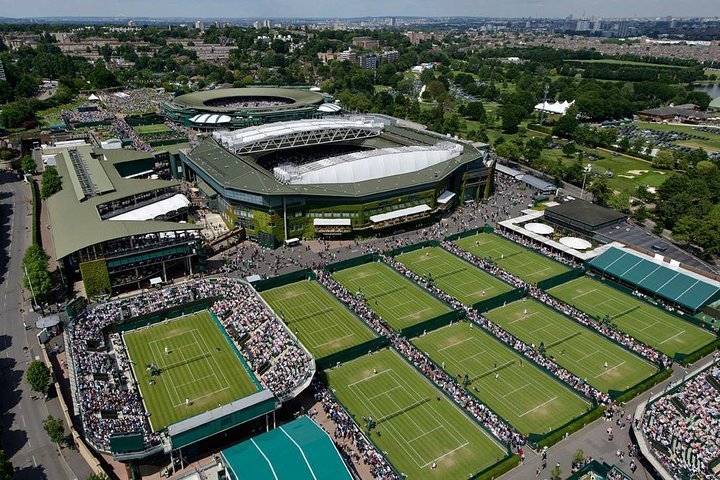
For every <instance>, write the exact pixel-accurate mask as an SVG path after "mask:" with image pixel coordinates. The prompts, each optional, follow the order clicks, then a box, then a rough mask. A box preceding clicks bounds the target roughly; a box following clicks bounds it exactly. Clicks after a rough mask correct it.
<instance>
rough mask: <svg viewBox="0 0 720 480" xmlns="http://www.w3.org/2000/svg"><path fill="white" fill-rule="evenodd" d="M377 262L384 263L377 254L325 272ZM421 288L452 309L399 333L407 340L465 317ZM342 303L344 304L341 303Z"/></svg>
mask: <svg viewBox="0 0 720 480" xmlns="http://www.w3.org/2000/svg"><path fill="white" fill-rule="evenodd" d="M376 261H382V257H380V255H377V254H368V255H362V256H360V257H355V258H351V259H349V260H343V261H341V262H337V263H332V264H330V265H328V266H326V267H325V268H324V270H325V271H326V272H328V273H330V274H332V273H334V272H339V271H340V270H345V269H347V268H352V267H358V266H360V265H365V264H366V263H371V262H376ZM383 264H385V265H386V266H387V267H388V268H389V269H390V270H392V271H393V272H396V273H398V274H399V275H401V276H402V277H403V278H405V279H406V280H408V281H410V282H411V283H412V284H413V285H417V284H416V283H415V282H413V281H412V280H410V279H409V278H407V277H405V276H404V275H402V274H401V273H399V272H397V271H396V270H395V269H394V268H393V267H391V266H390V265H388V264H386V263H385V262H383ZM418 287H419V286H418ZM419 288H420V289H421V290H422V291H423V292H424V293H426V294H428V295H430V296H431V297H432V298H434V299H435V300H437V301H439V302H441V303H442V304H443V305H446V306H447V307H448V308H449V309H450V311H449V312H446V313H443V314H440V315H438V316H436V317H433V318H429V319H427V320H425V321H423V322H420V323H418V324H415V325H410V326H409V327H405V328H403V329H401V330H400V331H399V333H400V335H402V336H403V337H405V338H412V337H416V336H418V335H420V334H421V333H423V332H426V331H427V332H431V331H433V330H437V329H438V328H441V327H444V326H445V325H449V324H450V323H452V322H455V321H457V320H459V319H461V318H463V317H464V312H463V311H461V310H455V309H453V308H452V306H451V305H450V304H448V303H447V302H446V301H445V300H443V299H442V298H438V297H437V296H435V295H434V294H433V293H432V292H430V291H428V290H426V289H424V288H422V287H419ZM331 293H332V292H331ZM341 303H342V302H341ZM375 314H376V315H377V316H378V318H381V317H380V315H378V314H377V312H375ZM383 321H384V322H385V323H387V321H385V320H384V319H383ZM389 326H390V325H389V324H388V327H389ZM391 328H392V327H391Z"/></svg>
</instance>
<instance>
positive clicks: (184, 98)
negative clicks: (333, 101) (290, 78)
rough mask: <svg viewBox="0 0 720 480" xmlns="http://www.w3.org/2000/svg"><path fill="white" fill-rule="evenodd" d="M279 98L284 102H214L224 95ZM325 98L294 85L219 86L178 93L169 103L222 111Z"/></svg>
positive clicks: (294, 104)
mask: <svg viewBox="0 0 720 480" xmlns="http://www.w3.org/2000/svg"><path fill="white" fill-rule="evenodd" d="M243 97H245V98H248V99H252V98H277V99H281V100H282V101H283V102H284V103H281V104H278V105H270V104H258V105H256V106H253V105H252V104H250V105H247V106H237V105H234V104H233V103H232V102H230V104H229V105H228V106H222V105H218V104H215V102H219V101H221V100H223V99H227V100H228V101H231V100H233V99H237V100H240V101H241V100H242V98H243ZM324 101H325V99H324V97H323V96H322V95H321V94H319V93H317V92H311V91H310V90H303V89H294V88H272V87H254V88H219V89H216V90H203V91H199V92H192V93H187V94H185V95H179V96H177V97H175V98H174V99H172V101H171V102H170V103H172V104H174V105H176V106H179V107H184V108H194V109H196V110H202V111H207V112H215V113H223V112H231V111H239V110H270V111H272V110H284V109H287V108H298V107H302V106H307V105H315V104H321V103H323V102H324Z"/></svg>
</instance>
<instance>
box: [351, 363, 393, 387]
mask: <svg viewBox="0 0 720 480" xmlns="http://www.w3.org/2000/svg"><path fill="white" fill-rule="evenodd" d="M391 371H392V369H390V368H386V369H385V370H380V371H379V372H377V373H373V374H372V375H370V376H369V377H365V378H363V379H361V380H358V381H357V382H353V383H348V387H354V386H355V385H357V384H358V383H362V382H367V381H368V380H370V379H371V378H375V377H377V376H378V375H382V374H383V373H387V372H391Z"/></svg>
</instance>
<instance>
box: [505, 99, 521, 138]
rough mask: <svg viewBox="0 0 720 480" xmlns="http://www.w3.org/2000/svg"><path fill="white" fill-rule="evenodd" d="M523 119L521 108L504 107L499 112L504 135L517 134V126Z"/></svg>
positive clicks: (516, 106) (513, 106) (514, 106)
mask: <svg viewBox="0 0 720 480" xmlns="http://www.w3.org/2000/svg"><path fill="white" fill-rule="evenodd" d="M523 117H524V111H523V108H522V107H520V106H518V105H504V106H503V107H502V109H501V110H500V118H501V119H502V129H503V132H504V133H517V132H518V126H519V125H520V122H522V119H523Z"/></svg>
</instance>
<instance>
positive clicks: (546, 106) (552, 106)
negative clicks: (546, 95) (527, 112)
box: [535, 100, 575, 115]
mask: <svg viewBox="0 0 720 480" xmlns="http://www.w3.org/2000/svg"><path fill="white" fill-rule="evenodd" d="M573 103H575V100H573V101H572V102H568V101H567V100H565V101H564V102H542V103H538V104H537V105H535V110H539V111H541V112H547V113H557V114H560V115H565V112H567V111H568V109H569V108H570V107H572V105H573Z"/></svg>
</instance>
